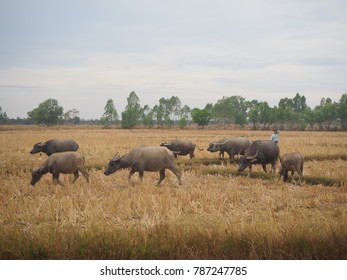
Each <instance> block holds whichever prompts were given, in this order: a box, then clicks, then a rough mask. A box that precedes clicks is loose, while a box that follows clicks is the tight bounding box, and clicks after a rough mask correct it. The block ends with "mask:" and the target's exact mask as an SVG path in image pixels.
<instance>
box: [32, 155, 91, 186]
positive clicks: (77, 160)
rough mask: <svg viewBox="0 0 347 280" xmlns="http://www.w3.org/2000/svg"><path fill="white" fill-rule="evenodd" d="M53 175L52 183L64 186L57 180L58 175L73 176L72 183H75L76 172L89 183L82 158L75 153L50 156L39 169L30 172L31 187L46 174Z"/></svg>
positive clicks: (77, 175)
mask: <svg viewBox="0 0 347 280" xmlns="http://www.w3.org/2000/svg"><path fill="white" fill-rule="evenodd" d="M48 172H49V173H51V174H53V181H54V182H56V183H59V184H60V185H62V186H63V185H64V184H63V183H62V182H61V181H60V180H59V174H60V173H63V174H74V179H73V182H72V183H75V181H76V180H77V178H78V177H79V174H78V172H81V173H82V174H83V176H84V177H85V178H86V180H87V182H88V183H89V174H88V173H87V171H86V169H85V167H84V156H82V155H81V154H79V153H77V152H62V153H55V154H52V155H51V156H50V157H49V158H48V159H47V160H46V161H45V162H44V163H43V164H42V166H41V167H39V168H37V169H35V170H34V171H33V172H32V174H31V175H32V178H31V182H30V184H31V185H35V184H36V183H37V182H38V181H39V180H40V179H41V177H42V175H44V174H46V173H48Z"/></svg>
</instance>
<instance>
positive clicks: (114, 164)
mask: <svg viewBox="0 0 347 280" xmlns="http://www.w3.org/2000/svg"><path fill="white" fill-rule="evenodd" d="M124 156H125V155H123V156H119V155H118V153H117V154H116V155H115V156H114V157H113V158H112V159H111V160H110V162H109V163H108V167H107V169H106V170H105V172H104V174H105V175H107V176H108V175H110V174H112V173H114V172H116V171H117V170H119V169H121V159H122V158H123V157H124Z"/></svg>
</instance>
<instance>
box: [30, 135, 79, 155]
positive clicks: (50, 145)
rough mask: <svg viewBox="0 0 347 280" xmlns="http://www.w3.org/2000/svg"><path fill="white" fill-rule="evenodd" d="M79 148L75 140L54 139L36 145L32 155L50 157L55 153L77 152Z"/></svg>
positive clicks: (31, 152)
mask: <svg viewBox="0 0 347 280" xmlns="http://www.w3.org/2000/svg"><path fill="white" fill-rule="evenodd" d="M78 148H79V146H78V144H77V143H76V141H74V140H58V139H52V140H49V141H46V142H44V143H41V142H39V143H36V144H35V145H34V147H33V149H32V150H31V151H30V154H32V155H33V154H37V153H41V152H43V153H45V154H46V155H47V156H50V155H52V154H54V153H61V152H67V151H77V150H78Z"/></svg>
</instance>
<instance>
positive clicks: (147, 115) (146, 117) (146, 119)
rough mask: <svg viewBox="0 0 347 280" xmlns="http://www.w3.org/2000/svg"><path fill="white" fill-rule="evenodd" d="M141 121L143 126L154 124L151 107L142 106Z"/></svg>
mask: <svg viewBox="0 0 347 280" xmlns="http://www.w3.org/2000/svg"><path fill="white" fill-rule="evenodd" d="M142 123H143V125H144V126H145V127H153V126H154V110H153V109H151V108H150V107H149V106H148V105H145V106H143V109H142Z"/></svg>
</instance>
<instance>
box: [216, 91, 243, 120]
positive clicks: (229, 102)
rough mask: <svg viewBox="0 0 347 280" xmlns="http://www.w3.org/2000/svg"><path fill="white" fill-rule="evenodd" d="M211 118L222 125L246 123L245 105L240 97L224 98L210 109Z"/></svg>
mask: <svg viewBox="0 0 347 280" xmlns="http://www.w3.org/2000/svg"><path fill="white" fill-rule="evenodd" d="M212 116H213V117H214V118H216V119H218V120H220V121H222V122H223V123H234V124H238V125H244V124H246V123H247V117H246V116H247V104H246V102H245V99H244V98H243V97H241V96H230V97H226V96H224V97H223V98H222V99H220V100H218V101H217V103H216V104H215V105H214V106H213V108H212Z"/></svg>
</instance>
